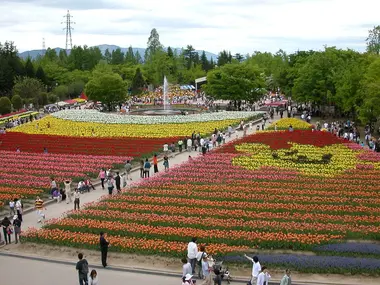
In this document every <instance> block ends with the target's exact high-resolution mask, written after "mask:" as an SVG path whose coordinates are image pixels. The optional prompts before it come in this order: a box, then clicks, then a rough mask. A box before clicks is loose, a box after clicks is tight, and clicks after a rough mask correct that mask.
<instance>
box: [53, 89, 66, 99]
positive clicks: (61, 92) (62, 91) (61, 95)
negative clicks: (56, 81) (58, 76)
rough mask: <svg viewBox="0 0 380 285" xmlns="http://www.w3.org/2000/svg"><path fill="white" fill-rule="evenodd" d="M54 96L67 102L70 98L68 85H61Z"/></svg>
mask: <svg viewBox="0 0 380 285" xmlns="http://www.w3.org/2000/svg"><path fill="white" fill-rule="evenodd" d="M53 94H55V95H57V96H58V98H59V99H60V100H65V99H67V98H68V96H69V88H68V87H67V86H66V85H59V86H57V87H56V88H54V90H53Z"/></svg>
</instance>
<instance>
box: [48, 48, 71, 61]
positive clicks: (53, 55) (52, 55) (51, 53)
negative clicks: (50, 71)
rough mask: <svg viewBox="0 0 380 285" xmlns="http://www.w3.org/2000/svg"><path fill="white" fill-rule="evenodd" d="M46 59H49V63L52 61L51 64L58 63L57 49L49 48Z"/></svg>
mask: <svg viewBox="0 0 380 285" xmlns="http://www.w3.org/2000/svg"><path fill="white" fill-rule="evenodd" d="M61 51H62V50H61ZM65 53H66V51H65ZM60 54H61V53H60ZM44 58H45V59H47V61H50V62H57V61H58V56H57V52H56V50H55V49H51V48H47V50H46V51H45V55H44Z"/></svg>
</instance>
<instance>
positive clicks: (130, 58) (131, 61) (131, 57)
mask: <svg viewBox="0 0 380 285" xmlns="http://www.w3.org/2000/svg"><path fill="white" fill-rule="evenodd" d="M125 63H126V64H128V65H135V64H137V63H136V58H135V54H134V53H133V48H132V46H130V47H129V48H128V51H127V53H126V54H125Z"/></svg>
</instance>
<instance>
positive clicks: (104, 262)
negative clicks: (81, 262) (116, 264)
mask: <svg viewBox="0 0 380 285" xmlns="http://www.w3.org/2000/svg"><path fill="white" fill-rule="evenodd" d="M106 237H107V234H106V233H104V232H100V239H99V243H100V251H101V253H102V265H103V267H106V266H107V253H108V247H109V246H110V243H109V242H108V241H107V240H106Z"/></svg>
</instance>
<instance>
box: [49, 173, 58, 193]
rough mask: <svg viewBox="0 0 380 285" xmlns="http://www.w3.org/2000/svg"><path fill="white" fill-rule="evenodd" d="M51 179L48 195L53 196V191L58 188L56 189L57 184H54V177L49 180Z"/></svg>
mask: <svg viewBox="0 0 380 285" xmlns="http://www.w3.org/2000/svg"><path fill="white" fill-rule="evenodd" d="M50 179H51V182H50V188H51V189H50V194H51V196H53V192H54V191H55V190H57V189H58V187H57V182H55V179H54V177H51V178H50Z"/></svg>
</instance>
